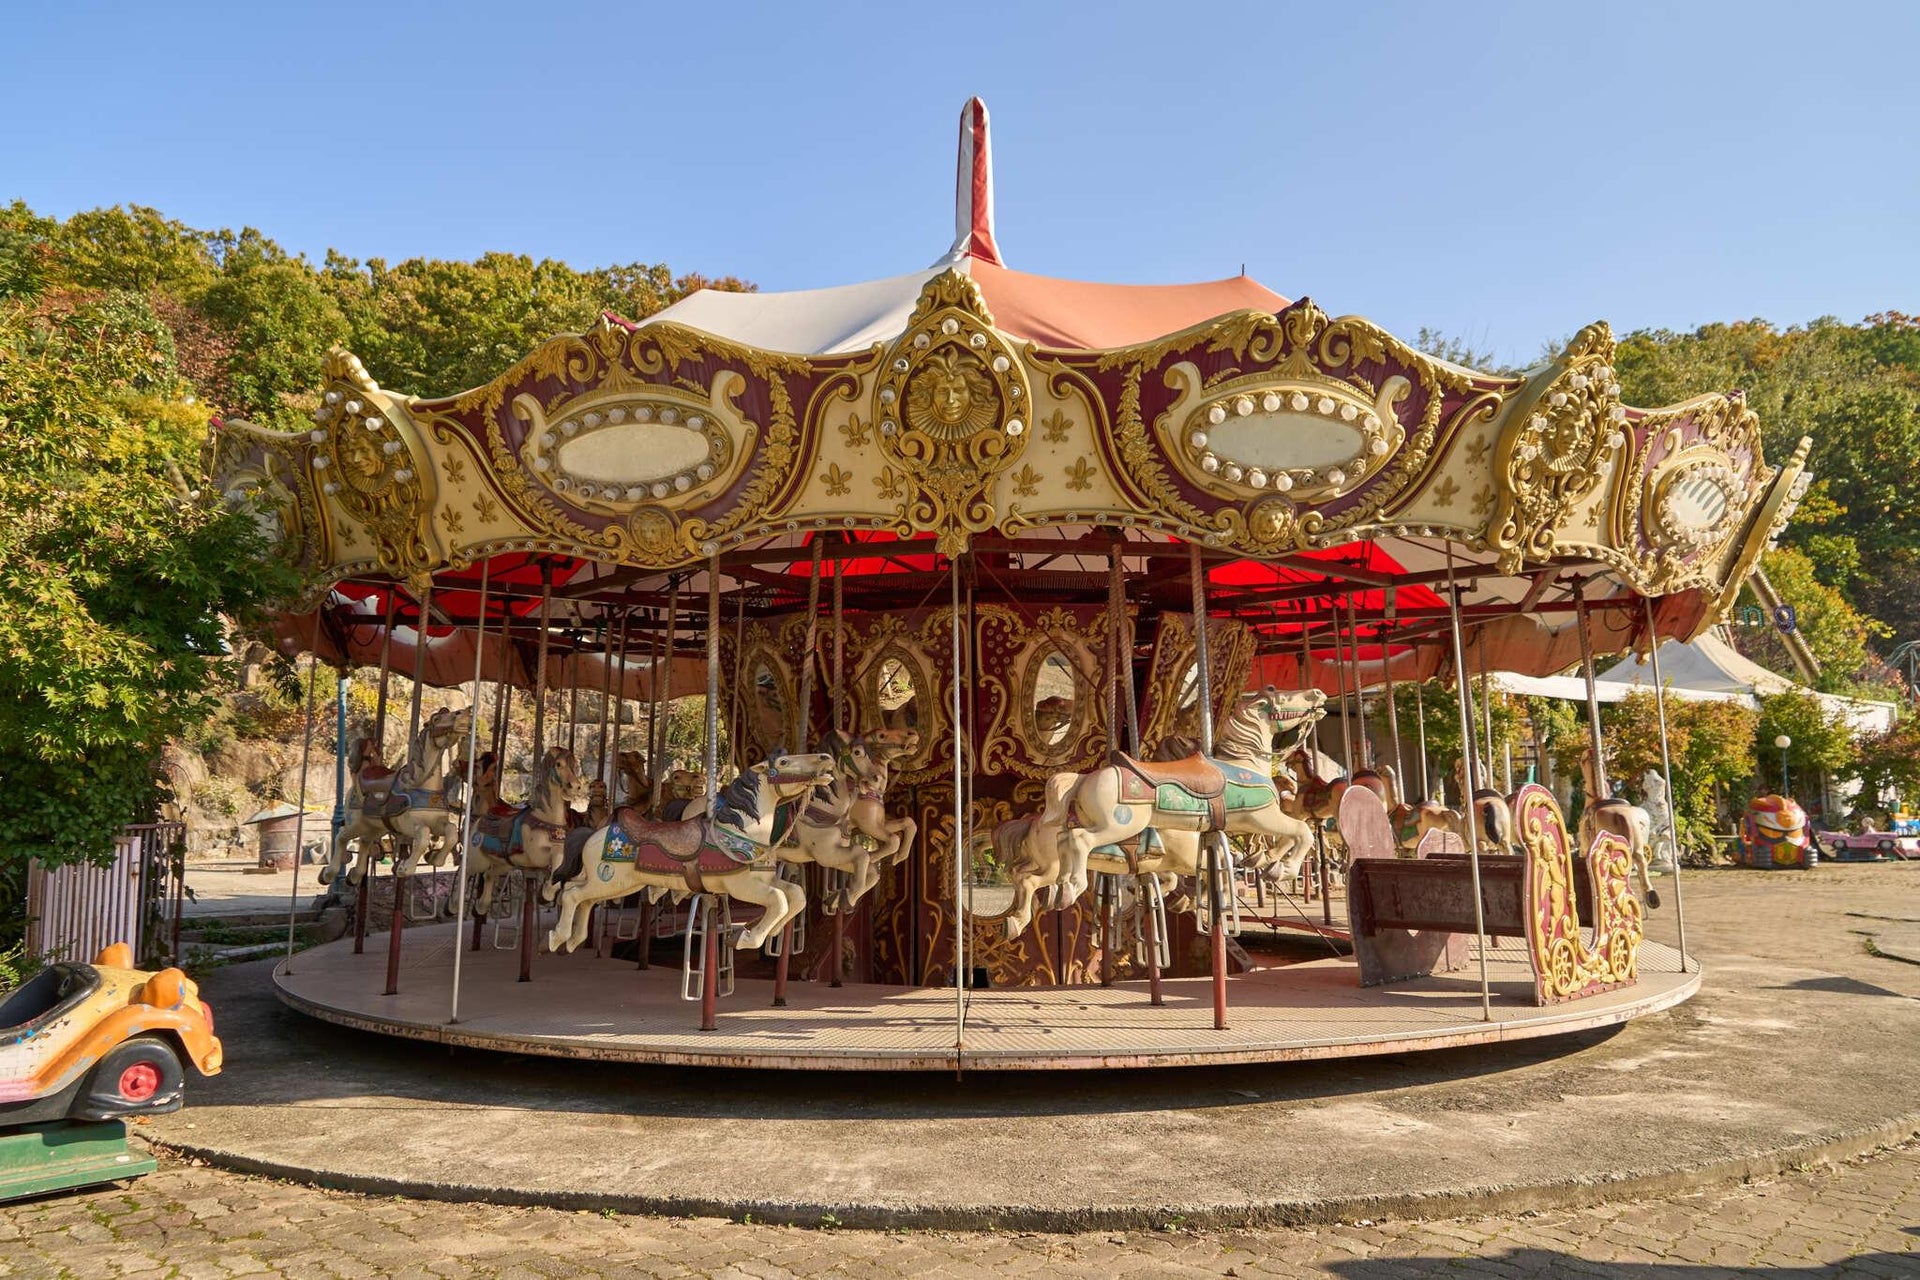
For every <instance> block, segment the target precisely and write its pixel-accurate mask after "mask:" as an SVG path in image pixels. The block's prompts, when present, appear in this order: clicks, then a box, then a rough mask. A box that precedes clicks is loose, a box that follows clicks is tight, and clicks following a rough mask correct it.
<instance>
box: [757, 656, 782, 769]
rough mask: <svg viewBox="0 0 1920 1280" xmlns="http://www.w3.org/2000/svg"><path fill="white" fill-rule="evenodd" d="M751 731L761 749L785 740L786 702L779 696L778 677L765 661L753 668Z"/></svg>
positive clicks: (774, 745)
mask: <svg viewBox="0 0 1920 1280" xmlns="http://www.w3.org/2000/svg"><path fill="white" fill-rule="evenodd" d="M753 732H754V737H755V738H757V739H758V740H759V745H760V746H761V747H762V748H763V749H771V748H773V747H776V746H778V745H780V744H781V743H782V742H784V741H785V740H786V735H787V704H786V699H784V698H782V697H781V696H780V678H779V677H778V676H777V675H776V674H774V670H773V668H772V667H771V666H769V665H768V664H767V663H766V662H764V661H762V662H760V663H758V664H757V665H755V667H754V669H753Z"/></svg>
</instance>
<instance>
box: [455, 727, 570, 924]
mask: <svg viewBox="0 0 1920 1280" xmlns="http://www.w3.org/2000/svg"><path fill="white" fill-rule="evenodd" d="M475 790H476V791H477V790H478V788H477V787H476V788H475ZM586 801H587V788H586V779H585V778H584V777H582V776H581V773H580V770H579V767H578V766H577V765H576V764H575V763H574V759H573V752H571V751H569V750H567V749H566V748H565V747H548V748H547V752H546V755H545V756H543V757H542V758H541V761H540V767H539V768H537V769H535V770H534V771H533V787H532V789H531V790H529V791H528V793H527V803H525V804H524V805H517V806H516V805H502V804H495V805H492V806H490V808H489V809H488V811H487V812H485V813H480V814H476V815H475V816H474V821H473V831H472V835H471V836H470V837H469V838H468V840H467V856H468V857H469V858H471V859H472V862H471V864H470V869H471V871H472V873H473V874H474V875H477V876H479V877H480V893H479V896H478V897H476V898H475V899H474V902H473V910H474V914H476V915H481V916H484V915H486V914H487V912H488V910H489V908H491V907H492V906H493V891H494V887H495V886H496V885H498V884H499V882H500V878H501V877H502V876H504V875H506V874H507V873H508V872H510V871H513V870H515V869H516V868H517V869H519V870H522V871H552V870H553V869H554V868H556V867H558V866H559V865H560V864H561V862H562V861H564V860H565V858H566V850H567V817H568V813H569V811H570V810H572V809H574V808H575V807H576V806H579V805H584V804H585V803H586ZM541 896H542V897H543V898H544V899H546V900H547V901H549V902H550V901H552V900H553V895H552V893H551V891H550V889H549V891H547V892H544V893H543V894H542V895H541Z"/></svg>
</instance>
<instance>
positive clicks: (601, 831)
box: [549, 827, 608, 885]
mask: <svg viewBox="0 0 1920 1280" xmlns="http://www.w3.org/2000/svg"><path fill="white" fill-rule="evenodd" d="M607 831H608V828H607V827H600V828H598V829H597V830H596V829H594V828H591V827H575V828H574V829H573V830H572V831H569V832H568V833H567V839H566V853H565V855H564V856H563V857H562V858H561V859H560V865H559V866H558V867H557V868H555V869H554V872H553V875H552V876H551V877H550V878H549V883H551V884H556V885H558V884H565V883H566V882H567V881H569V880H574V879H578V878H579V876H580V874H581V873H582V872H583V871H585V870H586V869H587V846H588V845H589V844H592V843H593V838H594V837H595V836H600V837H601V845H600V847H601V848H602V849H604V848H605V847H606V839H605V837H606V832H607ZM599 858H600V853H599V850H595V851H594V860H595V861H596V862H597V861H599Z"/></svg>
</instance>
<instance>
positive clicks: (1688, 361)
mask: <svg viewBox="0 0 1920 1280" xmlns="http://www.w3.org/2000/svg"><path fill="white" fill-rule="evenodd" d="M1614 363H1615V367H1616V368H1617V369H1618V370H1619V371H1620V381H1621V384H1622V386H1623V388H1624V389H1625V396H1626V398H1627V400H1628V401H1629V402H1631V403H1634V404H1644V405H1656V404H1670V403H1673V402H1675V401H1678V400H1681V399H1684V398H1686V397H1688V396H1692V395H1697V394H1699V393H1700V392H1701V391H1703V390H1708V389H1718V390H1725V391H1732V390H1736V389H1739V390H1744V391H1745V393H1746V397H1747V403H1748V405H1749V406H1750V407H1752V408H1753V409H1754V410H1755V411H1756V412H1757V413H1758V414H1759V415H1760V422H1761V429H1762V433H1763V436H1764V440H1765V445H1766V451H1767V457H1768V458H1769V460H1771V461H1773V462H1779V461H1780V460H1782V459H1784V458H1785V457H1786V456H1787V455H1788V454H1789V453H1791V452H1792V450H1793V449H1794V447H1795V446H1796V445H1797V443H1798V442H1799V440H1800V438H1801V437H1802V436H1807V437H1811V439H1812V440H1813V452H1812V455H1811V458H1810V462H1809V466H1810V467H1811V469H1812V471H1813V473H1814V475H1815V476H1816V477H1817V479H1816V482H1815V484H1814V486H1813V488H1812V490H1811V491H1810V492H1809V493H1808V495H1807V498H1806V500H1805V501H1804V502H1803V503H1802V504H1801V507H1800V511H1799V513H1798V514H1797V515H1796V516H1795V518H1794V520H1793V522H1792V523H1791V524H1789V525H1788V527H1787V532H1786V534H1785V541H1786V543H1787V544H1788V545H1789V546H1791V547H1794V548H1797V549H1798V550H1799V552H1800V553H1801V554H1802V555H1803V556H1804V557H1805V560H1806V563H1807V566H1808V572H1807V573H1806V574H1804V575H1796V574H1794V573H1792V572H1789V571H1785V570H1783V574H1782V576H1784V577H1787V578H1789V579H1790V580H1793V583H1794V585H1793V586H1792V588H1791V590H1790V588H1789V587H1788V586H1786V585H1782V584H1781V583H1780V582H1779V581H1778V580H1776V586H1779V587H1780V589H1781V591H1782V594H1783V595H1786V596H1787V597H1788V599H1789V601H1790V602H1791V603H1793V604H1795V605H1796V606H1801V605H1802V600H1803V598H1805V590H1804V589H1805V587H1807V586H1808V585H1810V584H1815V583H1817V584H1821V585H1824V586H1825V587H1827V588H1832V589H1834V590H1837V591H1839V592H1842V593H1844V595H1845V599H1846V603H1849V604H1851V605H1852V606H1853V607H1854V608H1856V609H1865V610H1866V611H1867V612H1868V614H1870V615H1871V618H1872V620H1874V621H1877V622H1878V623H1882V624H1885V627H1886V630H1884V631H1881V630H1878V629H1876V628H1875V627H1874V625H1873V622H1872V621H1867V620H1862V621H1866V625H1867V630H1868V635H1859V634H1857V633H1856V630H1855V627H1854V626H1853V625H1852V624H1851V623H1850V622H1846V621H1836V623H1835V625H1834V628H1833V630H1834V632H1835V634H1834V635H1833V636H1832V637H1831V643H1832V645H1833V647H1834V649H1835V650H1836V658H1835V661H1834V663H1833V666H1834V667H1836V668H1837V669H1838V670H1837V674H1836V676H1835V680H1836V682H1837V683H1836V688H1840V687H1848V686H1849V684H1850V682H1852V681H1854V680H1856V679H1857V678H1858V677H1859V673H1860V669H1861V666H1862V663H1861V662H1860V661H1858V660H1856V659H1857V658H1858V657H1859V656H1861V655H1863V654H1864V652H1865V640H1866V639H1868V638H1870V637H1888V638H1897V639H1914V638H1916V637H1920V590H1916V588H1920V484H1916V483H1915V474H1914V459H1915V458H1916V457H1920V323H1917V322H1916V321H1915V320H1914V319H1913V318H1912V317H1909V316H1903V315H1900V314H1898V313H1895V312H1889V313H1886V314H1883V315H1877V316H1870V317H1868V318H1867V319H1866V320H1865V321H1863V322H1861V323H1860V324H1857V325H1847V324H1842V323H1840V322H1839V321H1837V320H1834V319H1831V318H1828V319H1821V320H1816V321H1814V322H1812V323H1811V324H1808V325H1804V326H1796V327H1791V328H1787V329H1776V328H1775V327H1773V326H1772V325H1770V324H1768V323H1766V322H1765V321H1762V320H1749V321H1743V322H1740V323H1736V324H1715V325H1707V326H1705V327H1703V328H1700V329H1697V330H1695V331H1694V332H1692V333H1685V334H1681V333H1673V332H1669V331H1665V330H1658V331H1641V332H1638V333H1634V334H1630V335H1628V336H1627V337H1626V338H1625V339H1623V340H1622V341H1621V343H1620V347H1619V350H1618V352H1617V355H1616V359H1615V362H1614ZM1772 572H1773V570H1772V564H1771V562H1770V563H1769V574H1770V575H1771V574H1772ZM1796 596H1800V597H1802V598H1795V597H1796ZM1814 612H1815V613H1816V614H1818V613H1819V612H1820V609H1819V608H1815V609H1814ZM1836 616H1837V615H1836ZM1807 639H1808V641H1809V643H1810V644H1813V645H1814V646H1815V651H1816V653H1818V652H1819V647H1820V645H1821V644H1823V643H1828V640H1826V639H1823V638H1822V637H1821V635H1820V632H1819V631H1818V630H1816V628H1815V627H1814V626H1813V625H1812V624H1811V623H1810V624H1809V625H1808V626H1807ZM1781 656H1782V655H1780V654H1773V655H1769V656H1768V657H1767V658H1766V659H1765V660H1767V661H1768V662H1769V663H1770V665H1775V666H1776V669H1778V670H1782V671H1787V672H1791V667H1787V666H1780V665H1778V661H1779V659H1780V657H1781ZM1822 660H1823V662H1825V661H1826V660H1825V658H1824V657H1823V659H1822Z"/></svg>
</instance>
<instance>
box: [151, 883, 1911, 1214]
mask: <svg viewBox="0 0 1920 1280" xmlns="http://www.w3.org/2000/svg"><path fill="white" fill-rule="evenodd" d="M1685 892H1686V896H1687V900H1688V905H1689V907H1690V908H1691V911H1690V914H1689V917H1688V923H1689V938H1688V941H1689V944H1690V946H1691V948H1692V949H1693V950H1694V951H1695V952H1696V953H1697V954H1699V955H1701V956H1703V957H1704V959H1705V962H1706V964H1707V967H1708V977H1707V983H1706V986H1705V988H1704V989H1703V991H1702V993H1701V994H1700V995H1699V996H1698V997H1696V998H1695V999H1694V1000H1693V1001H1692V1002H1690V1003H1689V1004H1687V1005H1684V1006H1682V1007H1680V1008H1678V1009H1675V1010H1672V1011H1670V1012H1667V1013H1663V1014H1658V1015H1654V1016H1651V1017H1647V1018H1643V1019H1640V1020H1638V1021H1636V1022H1634V1023H1632V1024H1629V1025H1628V1026H1626V1027H1624V1028H1621V1029H1619V1030H1618V1031H1617V1032H1612V1033H1609V1032H1596V1033H1583V1034H1581V1035H1579V1036H1576V1037H1572V1038H1569V1039H1566V1040H1560V1041H1540V1042H1528V1043H1523V1044H1518V1045H1509V1046H1501V1047H1495V1048H1490V1049H1480V1050H1461V1051H1453V1052H1443V1053H1431V1054H1418V1055H1406V1056H1402V1057H1396V1058H1384V1059H1372V1060H1364V1061H1360V1060H1356V1061H1347V1062H1330V1063H1322V1064H1312V1065H1305V1064H1299V1065H1291V1066H1270V1067H1259V1068H1235V1069H1227V1070H1217V1071H1215V1070H1209V1071H1187V1072H1131V1073H1103V1074H1085V1075H1073V1076H1064V1077H1063V1076H1050V1077H1040V1076H1033V1075H1028V1076H1008V1077H998V1078H991V1079H989V1078H986V1077H968V1078H967V1079H964V1080H959V1081H954V1080H951V1079H944V1078H941V1079H930V1078H917V1079H910V1080H902V1079H898V1078H894V1077H887V1076H879V1075H870V1076H852V1077H827V1076H817V1075H806V1074H800V1073H769V1074H753V1073H749V1072H721V1071H713V1070H704V1071H677V1070H673V1069H664V1068H659V1069H645V1068H632V1067H625V1068H615V1067H606V1066H598V1065H594V1064H584V1063H572V1062H558V1061H551V1060H540V1059H526V1058H512V1057H502V1056H496V1055H490V1054H483V1053H474V1052H460V1053H454V1052H451V1051H449V1050H447V1049H445V1048H440V1047H431V1046H422V1045H417V1044H409V1043H405V1042H400V1041H391V1040H385V1039H382V1038H379V1037H375V1036H370V1035H364V1034H360V1033H351V1032H345V1031H341V1030H338V1029H334V1028H330V1027H327V1026H324V1025H321V1024H319V1023H316V1022H313V1021H311V1020H308V1019H305V1018H303V1017H301V1016H299V1015H297V1014H294V1013H292V1012H290V1011H288V1010H285V1009H284V1008H282V1007H281V1006H279V1005H278V1004H277V1003H276V1002H274V1001H273V1000H272V998H271V997H270V996H269V995H267V994H266V993H265V987H266V966H265V965H264V964H262V965H258V966H249V967H240V968H235V969H231V970H223V971H219V972H217V973H216V974H215V975H214V976H213V978H212V980H211V981H210V982H209V983H208V986H207V990H208V993H209V995H210V997H211V998H212V1000H213V1001H214V1004H215V1008H216V1009H217V1010H218V1012H219V1014H220V1018H221V1032H222V1035H223V1036H224V1037H225V1038H226V1041H227V1046H228V1070H227V1074H225V1075H223V1076H221V1077H219V1078H217V1079H216V1080H213V1081H209V1082H195V1084H194V1085H193V1086H192V1087H191V1089H190V1093H189V1106H188V1109H187V1110H186V1111H183V1112H181V1113H180V1114H178V1115H176V1116H170V1117H163V1118H160V1119H158V1120H156V1121H155V1122H154V1124H153V1125H152V1126H150V1127H149V1129H148V1130H147V1132H149V1133H150V1134H152V1135H153V1136H154V1137H156V1138H159V1139H161V1140H163V1141H164V1142H167V1143H169V1144H172V1145H173V1146H174V1147H176V1148H178V1149H181V1150H186V1151H190V1152H195V1153H199V1154H203V1155H205V1156H207V1157H208V1158H210V1159H214V1160H218V1161H220V1162H221V1163H224V1164H227V1165H230V1166H232V1167H235V1168H240V1169H251V1170H258V1171H266V1172H270V1173H274V1174H278V1175H282V1176H289V1177H296V1178H302V1179H313V1180H317V1181H321V1182H325V1183H328V1184H330V1185H334V1186H341V1187H348V1188H360V1189H371V1190H381V1191H391V1192H403V1193H405V1194H407V1195H411V1196H440V1197H449V1198H472V1199H487V1200H495V1201H501V1202H507V1203H517V1204H549V1205H557V1206H565V1207H588V1208H595V1209H599V1208H612V1209H617V1210H623V1211H630V1212H645V1211H670V1212H680V1213H692V1214H721V1215H725V1216H729V1217H735V1218H739V1217H743V1216H745V1215H747V1214H752V1215H754V1217H755V1219H756V1220H766V1219H769V1218H771V1219H774V1220H781V1221H794V1222H799V1223H802V1224H810V1223H814V1222H818V1221H819V1220H820V1219H821V1218H822V1217H824V1216H827V1215H831V1216H832V1217H834V1218H835V1219H836V1220H837V1221H840V1222H843V1223H849V1224H857V1225H870V1226H883V1227H893V1226H906V1227H937V1228H955V1227H978V1226H985V1225H996V1226H999V1227H1001V1228H1022V1229H1050V1230H1072V1229H1091V1228H1100V1229H1119V1230H1133V1229H1139V1228H1146V1227H1152V1226H1155V1225H1158V1224H1162V1223H1165V1222H1167V1221H1170V1220H1172V1219H1173V1218H1176V1217H1178V1218H1179V1219H1181V1220H1182V1221H1183V1222H1186V1223H1190V1224H1191V1223H1206V1224H1217V1225H1221V1226H1238V1225H1242V1224H1247V1223H1297V1222H1331V1221H1336V1220H1352V1219H1356V1218H1361V1217H1366V1218H1375V1219H1379V1218H1386V1217H1404V1216H1409V1215H1416V1214H1420V1215H1433V1214H1443V1213H1458V1212H1467V1211H1477V1212H1490V1211H1512V1212H1519V1211H1523V1210H1545V1209H1549V1208H1552V1207H1554V1206H1561V1205H1569V1204H1584V1203H1592V1202H1595V1201H1597V1200H1601V1199H1604V1198H1608V1197H1617V1196H1620V1195H1628V1194H1633V1195H1645V1194H1667V1193H1672V1192H1674V1191H1677V1190H1682V1189H1687V1188H1691V1187H1695V1186H1699V1185H1703V1184H1712V1183H1717V1182H1723V1181H1726V1180H1730V1179H1735V1178H1738V1177H1740V1176H1742V1175H1748V1174H1755V1175H1769V1174H1771V1173H1773V1172H1775V1171H1778V1170H1780V1169H1782V1168H1786V1167H1790V1166H1791V1165H1793V1164H1795V1163H1797V1162H1800V1161H1804V1160H1807V1159H1812V1158H1818V1157H1827V1158H1844V1157H1846V1156H1849V1155H1851V1154H1854V1153H1857V1152H1859V1151H1863V1150H1867V1149H1871V1148H1872V1147H1874V1146H1875V1145H1877V1144H1880V1143H1885V1142H1893V1141H1899V1140H1902V1139H1904V1138H1906V1137H1908V1136H1910V1135H1912V1134H1914V1133H1915V1132H1920V1062H1917V1061H1916V1053H1915V1046H1916V1045H1920V967H1916V966H1913V965H1907V964H1901V963H1897V962H1895V961H1892V960H1889V959H1886V958H1883V957H1880V956H1876V955H1873V954H1871V953H1870V952H1869V949H1868V947H1867V945H1866V942H1865V939H1864V938H1863V937H1862V936H1861V935H1860V934H1859V933H1857V932H1855V931H1854V926H1855V925H1857V923H1858V918H1857V917H1858V914H1859V913H1863V912H1875V913H1879V914H1883V915H1902V914H1907V915H1912V914H1920V913H1916V912H1914V911H1913V910H1912V904H1914V902H1915V901H1916V894H1920V864H1912V863H1895V864H1867V865H1828V866H1822V867H1820V868H1818V869H1816V870H1815V871H1813V872H1810V873H1798V872H1793V873H1789V872H1777V873H1766V872H1746V871H1724V872H1713V873H1705V874H1694V875H1692V876H1691V877H1690V878H1689V880H1688V882H1687V884H1686V885H1685ZM1663 896H1666V897H1667V898H1668V901H1669V906H1668V907H1667V908H1666V909H1664V910H1662V911H1661V912H1657V913H1655V915H1654V920H1655V928H1656V929H1657V930H1662V931H1666V936H1667V938H1668V939H1669V940H1670V939H1671V932H1670V931H1671V928H1672V918H1671V894H1670V893H1666V894H1663ZM1901 904H1905V907H1904V909H1899V908H1901ZM369 959H370V960H372V961H373V962H374V963H378V960H377V957H369Z"/></svg>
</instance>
